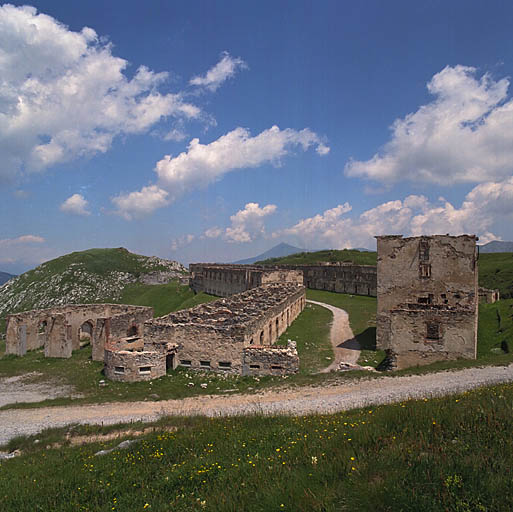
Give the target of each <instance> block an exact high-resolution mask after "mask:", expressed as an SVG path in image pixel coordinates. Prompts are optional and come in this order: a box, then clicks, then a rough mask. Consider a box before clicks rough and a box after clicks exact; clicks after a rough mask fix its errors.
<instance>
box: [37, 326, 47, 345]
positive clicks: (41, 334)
mask: <svg viewBox="0 0 513 512" xmlns="http://www.w3.org/2000/svg"><path fill="white" fill-rule="evenodd" d="M47 327H48V323H47V322H46V320H42V321H41V322H39V325H38V326H37V342H38V345H39V346H40V347H42V346H44V344H45V343H46V338H47V336H46V328H47Z"/></svg>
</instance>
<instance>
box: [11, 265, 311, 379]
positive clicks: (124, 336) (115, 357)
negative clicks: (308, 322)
mask: <svg viewBox="0 0 513 512" xmlns="http://www.w3.org/2000/svg"><path fill="white" fill-rule="evenodd" d="M239 291H240V293H239ZM224 295H225V296H226V297H227V298H223V299H220V300H217V301H214V302H210V303H207V304H202V305H200V306H197V307H194V308H191V309H187V310H183V311H179V312H176V313H171V314H169V315H166V316H163V317H160V318H153V309H152V308H148V307H142V306H124V305H117V304H84V305H68V306H61V307H56V308H49V309H43V310H34V311H26V312H23V313H18V314H13V315H8V317H7V337H6V342H7V343H6V352H7V353H8V354H16V355H19V356H22V355H24V354H25V353H26V352H27V350H34V349H39V348H43V349H44V353H45V356H46V357H61V358H68V357H71V355H72V351H73V350H78V349H79V348H80V347H81V346H82V345H83V344H85V343H90V344H91V346H92V358H93V360H96V361H104V364H105V367H104V372H105V375H106V376H107V377H108V378H110V379H112V380H118V381H127V382H135V381H142V380H151V379H154V378H158V377H161V376H163V375H165V374H166V372H167V370H169V369H175V368H176V367H177V366H182V367H186V368H190V369H191V370H210V371H215V372H223V373H234V374H239V375H283V374H286V373H295V372H297V371H298V369H299V358H298V354H297V349H296V347H295V344H294V343H289V344H288V345H287V346H278V345H276V342H277V340H278V338H279V337H280V336H281V334H283V333H284V332H285V331H286V329H287V328H288V327H289V326H290V324H291V323H292V322H293V321H294V320H295V319H296V318H297V316H298V315H299V313H300V312H301V311H302V310H303V309H304V307H305V303H306V299H305V288H304V286H303V277H302V274H301V273H300V272H294V271H287V270H284V271H280V272H275V273H273V274H272V275H271V276H267V275H266V276H265V278H264V279H263V281H261V282H259V283H258V286H255V287H252V288H251V289H246V287H244V288H241V289H240V290H239V289H238V290H237V292H236V293H235V294H228V293H225V294H224Z"/></svg>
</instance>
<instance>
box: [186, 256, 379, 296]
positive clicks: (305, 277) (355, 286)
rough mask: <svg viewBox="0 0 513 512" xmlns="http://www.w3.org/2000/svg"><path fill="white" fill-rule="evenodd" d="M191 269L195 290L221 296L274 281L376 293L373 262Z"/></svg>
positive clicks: (193, 266) (200, 265)
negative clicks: (364, 263) (361, 263)
mask: <svg viewBox="0 0 513 512" xmlns="http://www.w3.org/2000/svg"><path fill="white" fill-rule="evenodd" d="M189 269H190V271H191V281H190V285H191V287H192V289H193V290H194V291H195V292H200V291H203V292H205V293H209V294H211V295H218V296H220V297H229V296H230V295H233V294H235V293H241V292H243V291H245V290H250V289H252V288H255V287H257V286H261V285H263V284H268V283H272V282H296V283H300V284H304V285H305V286H306V287H307V288H311V289H313V290H328V291H332V292H337V293H350V294H353V295H368V296H371V297H375V296H376V294H377V277H376V274H377V271H376V267H375V266H373V265H354V264H352V263H318V264H315V265H279V266H276V267H264V266H259V265H219V264H208V263H194V264H191V265H190V266H189ZM301 276H302V278H301Z"/></svg>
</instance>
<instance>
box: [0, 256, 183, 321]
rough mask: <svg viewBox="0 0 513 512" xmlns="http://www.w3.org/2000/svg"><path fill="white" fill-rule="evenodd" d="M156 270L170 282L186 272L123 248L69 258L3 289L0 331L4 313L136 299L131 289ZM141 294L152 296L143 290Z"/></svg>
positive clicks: (0, 289) (48, 264) (46, 265)
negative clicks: (130, 297) (127, 297)
mask: <svg viewBox="0 0 513 512" xmlns="http://www.w3.org/2000/svg"><path fill="white" fill-rule="evenodd" d="M155 272H161V273H165V274H166V275H167V276H169V277H170V278H171V277H173V276H175V277H179V276H181V275H183V274H184V273H185V272H186V269H185V267H183V266H182V265H181V264H180V263H178V262H176V261H169V260H164V259H161V258H156V257H154V256H152V257H148V256H141V255H139V254H132V253H131V252H129V251H127V250H126V249H123V248H118V249H89V250H87V251H81V252H73V253H71V254H66V255H65V256H61V257H59V258H56V259H54V260H51V261H47V262H46V263H43V264H42V265H40V266H38V267H36V268H35V269H33V270H29V271H28V272H25V273H24V274H22V275H20V276H18V277H15V278H14V279H11V280H10V281H8V282H7V283H6V284H5V285H4V286H2V287H0V327H1V325H2V321H3V320H4V319H5V315H7V314H9V313H15V312H18V311H26V310H29V309H38V308H46V307H51V306H59V305H64V304H80V303H93V302H120V301H121V299H122V297H123V295H124V294H130V293H132V296H134V295H136V293H135V291H134V290H132V292H129V291H126V292H125V289H126V288H127V287H130V286H136V285H137V284H140V285H141V287H144V286H146V285H142V284H141V283H140V281H141V280H142V279H145V278H147V277H148V275H151V274H153V273H155ZM150 288H151V287H150ZM139 292H141V293H143V292H144V293H150V292H148V290H146V291H145V290H143V289H142V288H141V289H139ZM151 293H153V294H154V293H155V290H153V291H152V292H151ZM190 295H191V297H192V293H191V294H190ZM188 298H190V297H185V298H184V300H185V299H188ZM140 300H143V299H140ZM177 300H178V299H177ZM135 303H136V304H138V303H139V302H135ZM163 307H164V309H165V306H163Z"/></svg>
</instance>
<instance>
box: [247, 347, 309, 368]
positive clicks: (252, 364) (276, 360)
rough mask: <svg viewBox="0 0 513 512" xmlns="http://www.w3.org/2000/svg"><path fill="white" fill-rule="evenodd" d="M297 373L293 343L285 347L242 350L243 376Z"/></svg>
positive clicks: (296, 357) (297, 360)
mask: <svg viewBox="0 0 513 512" xmlns="http://www.w3.org/2000/svg"><path fill="white" fill-rule="evenodd" d="M298 371H299V356H298V353H297V349H296V344H295V343H294V342H289V344H288V346H287V347H276V346H275V347H263V346H253V347H246V348H245V349H244V366H243V370H242V374H243V375H287V374H290V373H297V372H298Z"/></svg>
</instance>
